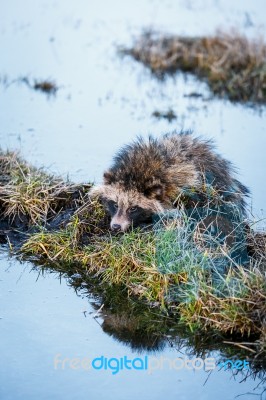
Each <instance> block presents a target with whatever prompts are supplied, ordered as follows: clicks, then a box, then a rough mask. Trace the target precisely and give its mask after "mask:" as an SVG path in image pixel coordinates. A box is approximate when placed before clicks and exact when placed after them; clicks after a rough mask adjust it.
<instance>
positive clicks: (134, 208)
mask: <svg viewBox="0 0 266 400" xmlns="http://www.w3.org/2000/svg"><path fill="white" fill-rule="evenodd" d="M134 211H137V207H130V209H129V212H131V213H133V212H134Z"/></svg>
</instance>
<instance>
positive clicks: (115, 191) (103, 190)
mask: <svg viewBox="0 0 266 400" xmlns="http://www.w3.org/2000/svg"><path fill="white" fill-rule="evenodd" d="M108 174H109V172H106V173H105V174H104V184H103V185H101V186H96V187H93V188H92V189H91V191H90V195H91V196H92V197H99V198H100V200H101V202H102V203H103V205H104V207H105V208H106V210H107V212H108V213H109V214H110V216H111V224H110V226H111V229H112V231H115V232H119V231H120V232H125V231H127V230H128V229H129V228H130V227H132V226H133V227H136V226H140V225H142V224H145V223H149V222H152V216H153V215H154V214H155V213H158V212H160V211H163V207H162V205H161V203H160V201H159V200H158V195H159V192H160V188H159V187H158V186H154V187H153V188H152V189H150V190H149V191H146V193H141V192H140V191H138V190H136V189H134V188H132V189H128V188H127V189H125V187H124V185H123V184H121V183H109V179H108Z"/></svg>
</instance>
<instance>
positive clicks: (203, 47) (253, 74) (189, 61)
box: [122, 32, 266, 103]
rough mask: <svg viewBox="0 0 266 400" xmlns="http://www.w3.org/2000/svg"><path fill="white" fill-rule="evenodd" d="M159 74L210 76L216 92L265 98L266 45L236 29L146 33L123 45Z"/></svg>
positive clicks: (261, 100)
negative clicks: (190, 33)
mask: <svg viewBox="0 0 266 400" xmlns="http://www.w3.org/2000/svg"><path fill="white" fill-rule="evenodd" d="M122 53H124V54H129V55H131V56H132V57H134V58H135V59H136V60H137V61H140V62H142V63H143V64H144V65H146V66H148V67H149V68H150V69H151V71H152V72H153V73H155V74H156V75H157V76H163V75H164V74H166V73H174V72H175V71H177V70H181V71H184V72H191V73H194V74H195V75H197V76H198V77H199V78H203V79H205V80H207V82H208V83H209V85H210V87H211V89H212V90H213V92H214V93H215V94H218V95H219V96H222V97H228V98H229V99H230V100H234V101H241V102H247V101H251V102H256V103H265V101H266V45H265V43H264V41H263V40H262V39H258V40H249V39H247V38H246V37H244V36H241V35H240V34H236V33H218V34H216V35H215V36H210V37H208V36H206V37H185V36H170V35H166V34H161V35H159V34H155V33H152V32H148V33H144V34H143V35H142V36H140V38H139V39H138V40H136V41H135V43H134V45H133V47H132V48H129V49H123V50H122Z"/></svg>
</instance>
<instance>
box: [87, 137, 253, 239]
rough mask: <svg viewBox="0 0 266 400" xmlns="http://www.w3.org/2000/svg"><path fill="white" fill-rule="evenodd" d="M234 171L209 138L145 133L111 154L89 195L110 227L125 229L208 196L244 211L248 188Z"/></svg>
mask: <svg viewBox="0 0 266 400" xmlns="http://www.w3.org/2000/svg"><path fill="white" fill-rule="evenodd" d="M234 175H235V170H234V167H233V166H232V164H231V163H230V162H229V161H227V160H225V159H223V158H222V157H221V156H220V155H218V154H217V153H216V152H215V150H214V145H213V142H212V141H211V140H202V139H200V138H197V137H194V136H193V135H192V134H191V133H180V134H177V133H171V134H166V135H164V136H162V137H161V138H159V139H155V138H153V137H151V136H150V137H149V138H148V140H147V141H145V140H144V139H143V138H138V139H137V141H135V142H133V143H132V144H129V145H127V146H125V147H124V148H122V149H121V150H120V151H119V152H118V153H117V155H116V156H115V158H114V162H113V165H112V166H111V168H110V169H109V170H108V171H106V172H105V173H104V183H103V185H100V186H96V187H94V188H92V190H91V196H99V197H100V199H101V200H102V202H103V203H104V204H105V205H106V208H107V210H108V211H109V213H110V214H111V217H112V221H111V227H112V228H113V229H114V230H122V231H125V230H127V229H128V228H129V226H130V225H131V224H132V225H139V224H140V223H142V222H145V221H147V220H149V219H150V218H151V216H152V215H153V214H155V213H158V212H161V211H164V210H166V209H171V208H174V207H177V206H178V205H179V204H180V202H181V203H183V204H184V205H185V206H192V205H193V206H194V205H197V203H201V204H202V202H206V201H207V200H209V198H210V196H212V198H216V199H217V198H219V199H220V200H222V201H224V202H228V203H233V204H234V205H235V206H236V207H237V209H238V210H239V211H241V212H242V213H245V196H247V195H248V193H249V191H248V189H247V188H246V187H245V186H244V185H242V184H241V183H240V182H239V181H238V180H237V179H236V178H235V176H234Z"/></svg>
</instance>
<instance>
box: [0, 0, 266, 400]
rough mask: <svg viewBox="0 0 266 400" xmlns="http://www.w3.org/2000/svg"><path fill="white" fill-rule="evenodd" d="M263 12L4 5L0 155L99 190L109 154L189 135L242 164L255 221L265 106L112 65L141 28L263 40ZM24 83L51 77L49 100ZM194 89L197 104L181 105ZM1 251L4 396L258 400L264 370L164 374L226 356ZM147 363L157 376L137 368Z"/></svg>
mask: <svg viewBox="0 0 266 400" xmlns="http://www.w3.org/2000/svg"><path fill="white" fill-rule="evenodd" d="M264 15H265V4H264V2H262V1H256V3H255V2H253V3H251V2H248V1H242V2H234V3H231V2H229V1H217V0H216V1H214V0H213V1H210V0H209V1H208V0H205V1H199V2H197V3H195V4H194V2H191V1H185V0H180V1H170V0H168V1H167V0H165V1H156V0H150V1H149V0H145V1H135V2H122V1H121V0H120V1H118V0H116V1H113V2H107V1H91V2H83V1H81V0H79V1H76V2H75V3H73V2H72V1H70V0H67V1H64V2H60V1H56V0H47V1H38V2H34V1H33V0H25V1H23V2H19V1H16V0H10V1H9V2H6V3H5V4H3V5H2V7H1V13H0V48H1V53H2V54H4V55H5V56H4V57H3V58H2V60H1V66H0V78H1V83H2V84H1V86H0V91H1V96H0V120H1V127H0V141H1V146H2V147H3V148H9V149H15V150H19V151H20V152H21V155H22V157H23V158H25V159H26V160H27V161H29V162H31V163H32V164H33V165H36V166H45V168H47V169H48V170H49V171H51V172H52V173H55V174H63V175H64V176H66V175H69V176H70V178H71V179H72V180H74V181H76V182H79V181H92V180H95V181H96V182H98V181H100V179H101V175H102V171H103V170H104V169H105V168H106V167H107V166H108V165H109V163H110V161H111V158H112V156H113V154H114V152H115V151H116V150H117V149H118V148H119V147H120V146H121V145H123V144H124V143H127V142H128V141H130V140H132V139H133V138H134V137H135V136H136V134H142V135H144V136H145V135H148V134H149V133H153V134H155V135H160V134H161V133H162V132H166V131H171V130H173V129H177V130H180V129H192V130H194V131H195V133H196V134H200V135H203V136H205V137H213V138H214V139H215V140H216V142H217V147H218V149H219V151H220V152H221V153H222V154H223V155H224V156H225V157H226V158H228V159H230V160H232V161H233V162H234V163H235V164H236V165H237V167H238V168H239V171H240V180H241V181H243V183H245V184H246V185H247V186H249V187H250V189H251V192H252V198H251V204H252V209H253V213H254V214H255V216H258V217H263V215H264V216H265V198H266V187H265V184H264V179H265V167H266V162H265V148H266V132H265V131H266V127H265V108H263V107H261V108H252V107H247V106H242V105H239V104H232V103H230V102H227V101H223V100H219V99H217V98H211V93H210V91H209V89H208V87H207V86H206V85H205V84H204V83H201V82H199V81H197V80H196V79H195V78H194V77H193V76H191V75H183V74H176V76H175V78H167V79H166V80H165V81H164V82H159V81H157V80H156V79H155V78H153V77H152V76H151V74H150V73H149V71H147V70H146V69H145V68H144V67H143V66H141V65H139V64H137V63H135V62H134V61H132V60H130V59H128V58H124V59H121V58H120V57H119V56H118V54H117V51H116V45H127V44H130V43H131V41H132V37H133V36H134V35H138V34H140V33H141V31H142V29H143V28H147V27H152V28H154V29H157V30H161V31H166V32H170V33H178V34H185V35H188V34H189V35H201V34H212V33H213V32H214V31H215V29H216V28H217V27H221V28H223V29H226V28H231V27H235V28H237V29H238V30H239V31H240V32H245V33H246V34H247V35H248V36H251V37H254V36H257V35H258V34H262V35H264V37H265V24H264ZM207 22H208V23H207ZM25 77H27V78H28V79H30V80H32V81H33V82H34V80H35V79H48V80H49V79H51V80H53V79H54V80H55V82H56V84H57V85H58V87H59V89H58V91H57V94H56V96H50V97H47V95H45V94H43V93H41V92H38V91H33V90H31V89H30V88H29V86H27V85H25V84H24V83H23V80H22V79H21V78H25ZM195 92H196V93H199V94H200V96H190V94H191V93H195ZM169 110H173V111H174V113H175V115H176V116H177V118H176V119H174V120H172V122H168V121H167V119H160V120H158V119H156V118H155V116H154V115H156V111H157V112H158V111H159V112H162V113H166V114H167V112H168V111H169ZM263 209H264V212H263ZM7 254H8V251H7V249H6V248H5V247H3V248H2V249H1V260H0V275H1V276H0V285H1V289H0V296H1V302H0V318H1V319H0V324H1V341H0V349H1V353H0V354H1V363H0V396H1V397H0V398H1V399H2V398H3V399H5V400H7V399H10V400H11V399H12V400H13V399H15V400H17V399H22V400H24V399H36V398H38V399H40V400H41V399H47V398H51V399H56V400H57V399H63V398H64V399H73V398H79V399H85V398H86V399H96V398H99V397H104V398H107V399H125V398H128V399H133V398H135V397H136V396H138V397H139V398H146V399H162V398H169V399H176V398H178V399H193V398H198V399H212V398H215V399H234V398H235V397H236V396H238V395H242V398H244V399H253V398H254V394H256V395H260V394H261V393H263V390H264V389H265V384H263V371H260V372H258V374H257V375H256V376H255V375H254V374H252V373H249V371H247V370H243V371H242V372H241V371H240V372H238V373H236V372H237V371H236V370H233V371H224V370H223V368H221V367H220V368H219V367H216V368H215V369H214V370H212V371H206V370H204V369H203V368H197V366H198V364H197V365H196V364H195V365H194V369H189V368H186V367H185V366H184V367H183V368H179V367H180V365H181V364H180V363H181V362H180V361H177V362H176V364H175V368H174V367H173V368H170V364H171V362H172V360H175V359H177V358H178V359H179V360H180V359H181V358H182V359H183V360H186V359H187V358H191V359H192V360H193V359H196V358H201V357H202V358H203V359H204V358H205V357H209V358H214V359H215V360H216V361H217V362H218V361H219V360H221V359H226V357H228V354H229V350H228V348H226V349H225V348H223V346H222V345H221V344H219V345H218V344H217V346H215V345H214V344H213V343H207V344H206V342H207V339H206V340H204V338H197V337H196V335H195V336H194V337H192V338H191V337H190V336H189V334H188V333H186V334H185V333H182V331H180V332H175V331H174V328H171V327H170V326H169V327H168V326H167V321H166V323H165V324H164V323H162V322H161V321H158V320H157V319H158V318H157V316H156V313H154V312H152V310H150V311H147V310H145V309H144V310H142V309H137V310H135V311H134V312H133V311H132V314H130V311H129V310H130V304H124V302H126V300H125V299H121V300H120V298H118V299H115V300H113V303H114V304H112V300H110V298H108V299H104V301H107V302H108V304H107V305H106V308H105V309H103V312H102V313H101V311H98V312H97V310H99V308H100V307H101V304H102V301H103V299H102V298H101V296H100V295H99V294H98V293H94V290H93V288H90V287H89V288H87V287H84V285H83V283H82V282H79V277H75V276H74V277H72V278H66V277H64V276H60V275H59V274H58V273H49V271H47V272H45V273H44V274H41V273H40V268H38V267H34V268H33V266H32V265H31V264H29V263H25V262H24V263H20V262H19V261H17V260H16V259H15V258H8V255H7ZM75 282H76V283H75ZM74 287H76V288H77V291H76V292H75V290H74ZM90 293H91V294H90ZM111 299H112V297H111ZM119 304H120V305H119ZM129 315H130V318H129ZM139 315H142V317H143V318H144V317H145V320H144V322H143V318H142V317H139ZM156 325H157V329H156ZM165 325H166V326H165ZM139 326H141V328H139V329H138V327H139ZM198 342H200V344H199V343H198ZM202 342H203V343H202ZM217 342H218V339H217ZM208 349H209V350H210V352H208V351H207V350H208ZM219 349H220V351H219ZM232 354H233V350H232ZM101 356H103V357H104V358H106V359H108V360H110V358H115V359H120V358H123V357H124V356H125V357H127V360H133V359H135V358H139V359H140V360H139V361H138V362H136V366H137V367H139V369H131V370H129V369H127V368H126V367H125V366H124V369H121V365H120V367H119V370H118V368H117V369H116V370H117V373H113V372H115V369H111V368H108V364H105V365H106V366H107V367H106V369H104V364H103V368H100V366H101V363H102V362H103V363H104V361H102V359H101V358H100V357H101ZM145 357H148V360H149V361H150V363H151V365H153V369H154V370H153V371H149V370H147V369H145V360H147V358H146V359H145ZM161 357H163V360H164V361H163V364H162V368H160V364H159V362H160V360H162V359H161ZM66 358H67V359H69V360H66V361H65V363H64V364H63V362H61V361H63V359H66ZM84 358H87V359H89V360H90V362H91V361H92V360H93V359H95V358H97V359H98V361H95V366H96V367H97V366H98V369H93V368H90V369H86V368H84V367H82V368H81V367H80V364H77V363H78V362H79V361H81V360H83V359H84ZM73 359H76V360H77V359H78V361H75V362H73ZM242 359H244V357H242ZM58 360H59V361H58ZM124 360H125V359H124ZM158 360H159V361H158ZM167 360H168V361H167ZM169 360H170V361H169ZM71 361H72V362H73V363H72V364H71ZM142 361H143V364H141V362H142ZM75 363H76V364H75ZM198 363H200V361H198ZM77 365H78V366H79V368H73V366H74V367H77ZM84 365H85V366H86V364H84ZM110 365H112V366H113V368H114V366H115V365H116V361H115V360H114V361H113V362H112V364H110ZM171 365H173V364H171ZM63 366H64V368H63ZM71 366H72V367H71ZM189 366H190V365H189ZM141 367H143V368H142V369H140V368H141ZM205 369H206V368H205ZM250 372H251V371H250ZM264 379H265V378H264ZM264 396H265V393H264ZM240 398H241V397H240ZM262 398H263V394H262Z"/></svg>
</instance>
